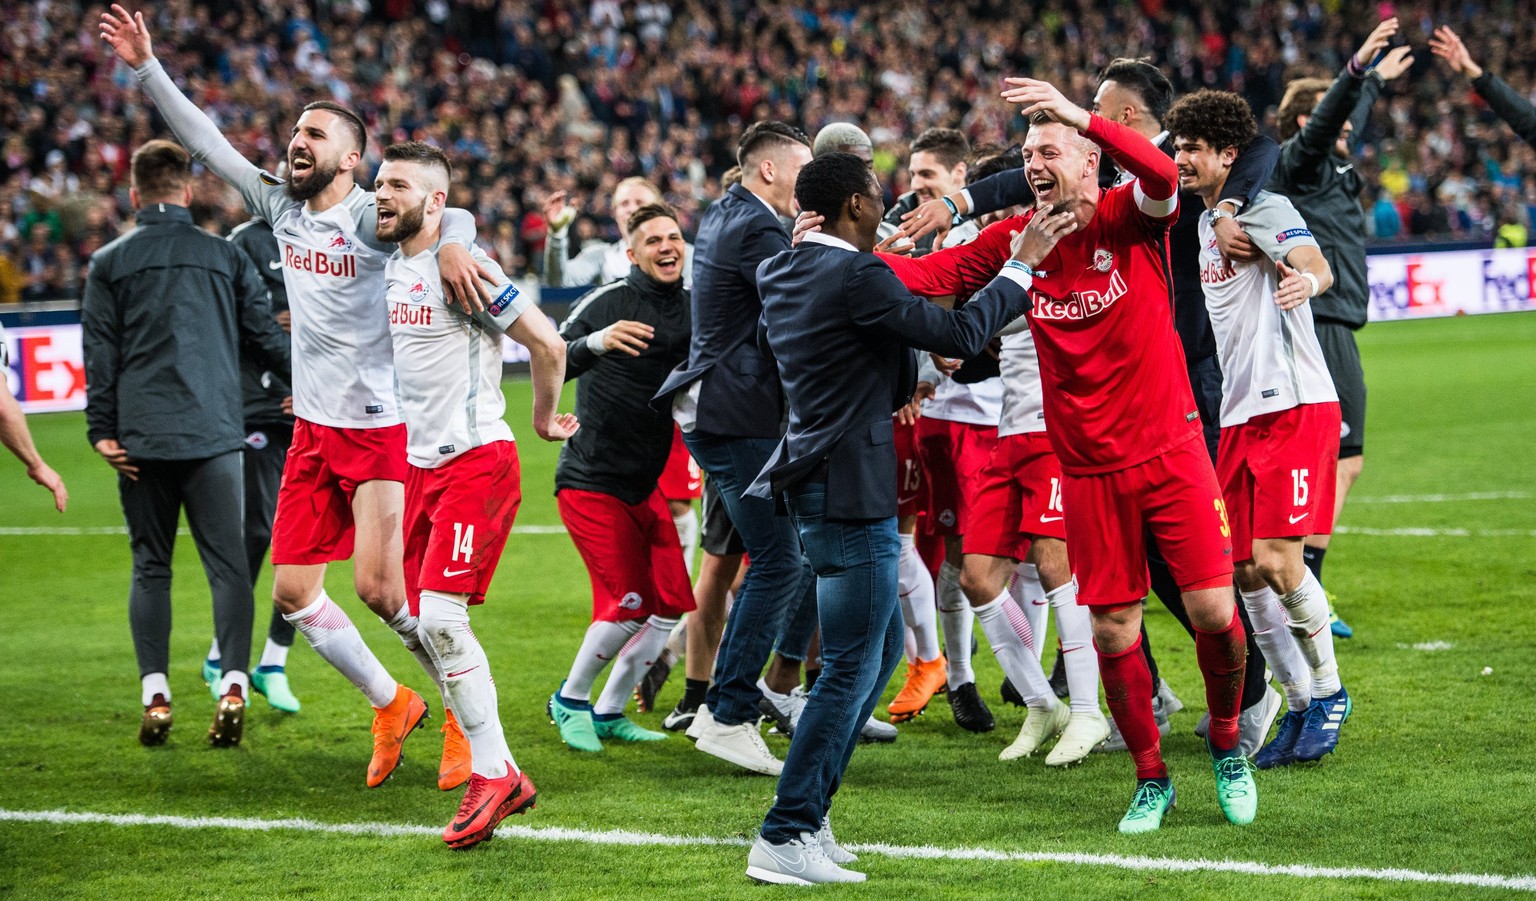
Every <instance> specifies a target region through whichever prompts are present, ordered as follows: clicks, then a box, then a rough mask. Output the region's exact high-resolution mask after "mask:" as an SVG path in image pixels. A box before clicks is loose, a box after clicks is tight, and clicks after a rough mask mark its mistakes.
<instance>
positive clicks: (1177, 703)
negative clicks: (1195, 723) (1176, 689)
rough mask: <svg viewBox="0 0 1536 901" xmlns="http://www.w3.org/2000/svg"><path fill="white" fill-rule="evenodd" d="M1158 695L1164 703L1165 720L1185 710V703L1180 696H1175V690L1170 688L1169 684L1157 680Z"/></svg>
mask: <svg viewBox="0 0 1536 901" xmlns="http://www.w3.org/2000/svg"><path fill="white" fill-rule="evenodd" d="M1156 694H1157V697H1158V699H1159V700H1161V701H1162V702H1163V717H1164V718H1167V717H1170V716H1173V715H1174V714H1175V713H1178V712H1179V711H1180V710H1183V709H1184V702H1183V701H1181V700H1179V696H1178V695H1176V694H1174V693H1173V689H1171V688H1169V687H1168V683H1167V682H1165V681H1163V680H1162V679H1158V680H1157V692H1156Z"/></svg>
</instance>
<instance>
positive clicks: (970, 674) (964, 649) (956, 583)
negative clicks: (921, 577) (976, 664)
mask: <svg viewBox="0 0 1536 901" xmlns="http://www.w3.org/2000/svg"><path fill="white" fill-rule="evenodd" d="M938 595H939V622H940V623H941V624H943V626H944V656H945V657H946V658H948V660H949V687H950V688H951V689H956V688H959V687H960V686H962V685H964V684H966V683H967V682H975V681H976V673H975V672H974V671H972V670H971V619H972V614H971V603H970V602H969V601H967V600H966V599H965V593H964V592H962V591H961V590H960V568H959V567H957V566H955V565H954V564H953V563H950V562H949V561H948V560H945V561H944V565H943V566H941V567H939V588H938ZM919 650H921V649H919Z"/></svg>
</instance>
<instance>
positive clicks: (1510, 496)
mask: <svg viewBox="0 0 1536 901" xmlns="http://www.w3.org/2000/svg"><path fill="white" fill-rule="evenodd" d="M1530 496H1531V493H1530V492H1529V491H1469V492H1466V493H1465V494H1384V495H1381V496H1379V497H1351V498H1350V499H1349V502H1350V503H1351V504H1444V503H1451V502H1455V501H1523V500H1527V499H1528V498H1530Z"/></svg>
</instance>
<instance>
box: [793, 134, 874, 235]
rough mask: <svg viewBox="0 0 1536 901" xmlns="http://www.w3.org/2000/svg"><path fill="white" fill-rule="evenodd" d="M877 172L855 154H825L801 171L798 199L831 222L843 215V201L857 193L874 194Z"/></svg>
mask: <svg viewBox="0 0 1536 901" xmlns="http://www.w3.org/2000/svg"><path fill="white" fill-rule="evenodd" d="M874 180H875V175H874V173H873V172H870V171H869V165H868V164H867V163H865V162H864V161H863V160H861V159H859V158H858V157H856V156H854V155H853V154H851V153H841V152H836V153H824V154H822V155H821V156H818V157H816V158H815V159H813V160H811V161H810V162H809V163H806V164H805V168H804V169H801V170H800V177H799V178H798V179H796V180H795V202H796V203H798V204H800V209H802V210H805V211H806V212H809V213H820V214H821V215H823V216H825V217H826V220H827V224H828V225H831V224H832V223H834V222H836V221H838V220H839V219H841V218H842V217H843V204H844V203H847V201H848V198H849V197H852V196H853V195H855V194H873V193H874V190H875V188H874Z"/></svg>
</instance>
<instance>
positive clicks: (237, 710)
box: [208, 686, 245, 748]
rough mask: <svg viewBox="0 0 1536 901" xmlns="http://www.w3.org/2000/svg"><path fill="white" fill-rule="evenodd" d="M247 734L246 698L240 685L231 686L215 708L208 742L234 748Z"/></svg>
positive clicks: (216, 746) (219, 746)
mask: <svg viewBox="0 0 1536 901" xmlns="http://www.w3.org/2000/svg"><path fill="white" fill-rule="evenodd" d="M244 734H245V698H244V697H242V696H241V695H240V688H239V686H231V687H230V689H229V691H228V692H227V693H225V695H224V697H222V698H219V705H218V706H217V707H215V708H214V710H213V725H212V726H209V727H208V743H209V744H211V745H213V746H214V747H215V748H233V747H234V746H235V745H238V744H240V738H241V736H243V735H244Z"/></svg>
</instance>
